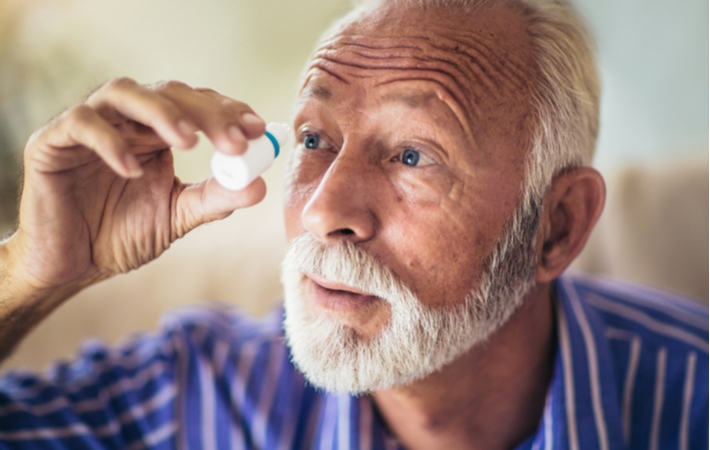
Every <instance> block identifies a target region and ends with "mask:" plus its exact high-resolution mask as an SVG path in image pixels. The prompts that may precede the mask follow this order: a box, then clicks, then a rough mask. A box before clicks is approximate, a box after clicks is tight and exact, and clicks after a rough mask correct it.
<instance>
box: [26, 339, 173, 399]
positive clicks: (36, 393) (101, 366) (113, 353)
mask: <svg viewBox="0 0 710 450" xmlns="http://www.w3.org/2000/svg"><path fill="white" fill-rule="evenodd" d="M143 337H144V336H138V337H134V338H133V339H134V341H130V342H128V343H126V344H125V346H130V345H133V344H135V341H137V340H138V339H140V338H143ZM92 345H93V346H94V347H98V344H96V343H91V341H88V343H85V344H84V346H83V352H88V351H89V349H88V348H87V347H89V348H90V347H91V346H92ZM120 345H122V344H119V346H117V347H109V348H106V347H101V349H102V350H105V351H106V353H107V355H106V357H105V358H104V359H102V360H100V361H92V362H91V372H92V375H93V376H91V377H82V378H79V379H76V380H69V381H68V382H66V384H64V385H63V386H62V391H63V392H64V393H66V394H75V393H77V392H79V391H80V390H81V389H83V388H85V387H87V386H90V385H91V384H93V383H95V381H96V380H97V379H99V378H100V377H101V376H102V375H104V374H105V373H107V372H108V371H110V370H111V369H113V368H114V367H120V368H121V370H123V371H130V370H133V369H135V368H136V367H138V366H139V365H141V364H143V363H145V362H146V361H145V359H143V358H140V357H139V356H138V354H137V353H142V352H138V351H137V349H135V348H134V350H136V351H134V352H133V353H129V354H127V355H124V354H123V352H124V351H125V350H126V349H125V347H123V346H120ZM170 345H171V342H170V341H169V340H167V341H165V342H164V343H163V344H161V346H160V348H159V349H158V351H157V352H156V354H164V353H168V352H169V350H170V349H169V347H170ZM78 361H84V358H80V359H79V360H78ZM57 364H58V363H54V366H56V365H57ZM64 364H66V363H64ZM53 370H56V369H54V368H53V367H50V369H48V372H52V371H53ZM145 370H146V369H141V372H138V373H142V372H145ZM17 373H18V374H22V373H24V372H22V371H17ZM29 375H30V376H32V377H34V381H35V383H33V384H32V385H30V386H27V387H22V386H17V387H15V390H14V391H13V394H12V396H13V397H14V398H15V399H17V400H23V399H30V400H34V399H36V398H37V397H40V392H41V391H42V390H43V389H45V388H48V387H54V385H55V382H54V381H53V380H51V379H45V378H36V375H35V374H34V373H31V372H30V373H29Z"/></svg>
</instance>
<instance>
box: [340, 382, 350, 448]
mask: <svg viewBox="0 0 710 450" xmlns="http://www.w3.org/2000/svg"><path fill="white" fill-rule="evenodd" d="M349 448H350V396H349V395H339V396H338V449H340V450H349Z"/></svg>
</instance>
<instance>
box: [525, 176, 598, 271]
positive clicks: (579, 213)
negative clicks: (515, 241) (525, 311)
mask: <svg viewBox="0 0 710 450" xmlns="http://www.w3.org/2000/svg"><path fill="white" fill-rule="evenodd" d="M605 199H606V186H605V184H604V179H603V178H602V176H601V174H599V172H597V171H596V170H594V169H592V168H591V167H580V168H575V169H571V170H569V171H566V172H564V173H562V174H560V175H559V176H557V177H556V178H555V179H554V180H553V182H552V186H550V189H549V191H548V193H547V196H546V198H545V205H544V208H543V214H542V217H541V221H540V231H539V234H538V249H537V250H538V254H539V255H540V258H539V260H538V265H537V269H536V272H535V279H536V280H537V281H538V282H549V281H552V280H554V279H555V278H557V277H559V276H560V275H561V274H562V272H564V271H565V270H566V269H567V267H568V266H569V265H570V264H571V263H572V261H574V259H575V258H576V257H577V255H579V253H580V252H581V251H582V249H583V248H584V244H586V243H587V239H588V238H589V235H590V233H591V232H592V228H593V227H594V224H596V223H597V220H598V219H599V216H600V215H601V213H602V209H604V200H605Z"/></svg>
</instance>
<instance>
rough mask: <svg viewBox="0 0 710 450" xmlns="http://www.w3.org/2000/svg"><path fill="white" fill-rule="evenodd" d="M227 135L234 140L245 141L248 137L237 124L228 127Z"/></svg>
mask: <svg viewBox="0 0 710 450" xmlns="http://www.w3.org/2000/svg"><path fill="white" fill-rule="evenodd" d="M227 135H228V136H229V139H231V140H233V141H234V142H243V141H245V140H246V138H245V137H244V133H242V130H240V129H239V128H237V127H236V126H235V125H232V126H230V127H229V128H227Z"/></svg>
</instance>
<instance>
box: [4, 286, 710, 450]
mask: <svg viewBox="0 0 710 450" xmlns="http://www.w3.org/2000/svg"><path fill="white" fill-rule="evenodd" d="M557 292H558V302H557V309H558V318H559V322H560V328H559V329H558V340H559V339H562V338H563V337H565V336H568V337H569V344H570V349H569V350H570V351H569V355H566V354H565V352H563V351H561V350H560V348H559V347H558V349H557V350H556V354H555V363H554V370H553V379H552V382H551V385H550V388H549V391H548V396H547V405H546V407H545V415H544V416H543V418H542V419H541V422H540V426H539V428H538V430H537V431H536V433H534V434H533V435H532V436H530V437H529V438H528V439H526V441H525V442H523V443H521V444H520V446H519V447H518V450H527V449H530V448H532V449H534V450H546V449H547V448H548V446H549V448H554V449H564V448H569V446H570V438H572V439H573V440H575V441H577V442H578V443H579V446H580V448H581V449H587V448H597V447H598V446H599V444H600V441H599V438H598V436H599V435H602V436H604V435H606V437H607V439H608V443H609V448H610V449H616V448H621V447H622V446H623V445H624V442H623V439H624V437H623V436H624V435H623V430H622V426H623V422H624V417H623V414H622V413H623V411H622V403H623V401H624V399H628V400H629V401H630V409H629V411H630V415H629V418H630V430H629V432H630V437H629V446H630V448H648V446H649V445H650V443H651V438H652V437H653V436H652V428H653V424H654V408H656V407H661V409H660V410H659V416H658V417H659V420H658V424H659V428H658V433H657V437H658V441H659V448H677V447H678V446H679V445H680V440H681V436H680V423H681V420H683V418H684V417H685V416H686V415H687V418H688V431H687V437H688V448H691V449H692V448H707V447H708V353H707V351H706V350H705V351H704V350H703V347H704V348H705V349H707V340H708V335H707V327H706V326H703V324H704V322H707V318H708V314H707V309H704V308H702V307H699V306H696V305H689V304H687V303H686V302H684V301H683V300H676V299H674V298H673V297H672V296H669V295H666V294H662V293H659V292H657V291H649V290H644V289H637V288H634V287H631V286H629V285H626V284H619V283H615V282H612V281H609V280H602V281H599V280H596V279H593V278H590V277H586V276H576V275H566V276H564V277H563V278H562V279H561V281H560V282H558V284H557ZM599 299H601V300H599ZM609 305H612V306H613V308H611V309H610V308H608V306H609ZM614 308H617V309H618V308H626V309H624V310H623V311H626V312H627V313H628V312H629V311H631V312H632V316H633V317H629V314H626V313H620V312H619V310H617V309H614ZM282 314H283V312H282V311H281V310H280V311H278V312H276V313H275V314H273V315H271V316H269V317H268V318H267V319H265V320H263V321H252V320H250V319H248V318H246V317H245V316H244V315H242V314H240V313H238V312H235V311H234V310H232V309H230V308H228V307H223V306H211V307H201V308H190V309H186V310H184V311H182V312H176V313H171V314H169V315H168V316H166V318H165V319H164V320H163V321H162V327H163V330H164V331H162V332H161V333H159V334H153V335H144V336H141V337H138V338H137V339H136V340H134V341H132V342H130V343H127V344H124V345H123V346H121V347H117V348H109V347H106V346H104V345H103V344H100V343H96V342H92V343H89V344H87V345H85V346H84V349H83V351H82V353H81V354H80V356H79V358H78V360H77V361H75V362H73V363H71V364H59V365H57V366H55V368H54V369H53V370H51V371H50V372H48V373H47V375H46V378H43V377H40V376H37V375H28V374H26V373H22V372H15V373H8V374H6V375H5V376H4V377H3V378H2V379H0V449H2V448H9V447H11V448H72V449H73V448H104V447H110V448H125V447H127V446H130V445H131V444H134V443H138V442H141V441H142V440H143V439H150V440H151V441H150V443H151V445H153V447H154V448H174V447H175V446H178V445H179V444H181V443H182V444H185V445H187V446H189V448H191V449H193V448H194V449H199V448H204V443H207V444H208V445H210V444H209V443H210V442H214V446H216V447H217V448H269V449H270V448H279V447H280V446H281V444H285V445H286V446H287V447H289V448H324V449H329V450H330V449H334V448H339V444H340V443H341V442H343V439H345V438H346V437H347V439H346V440H345V441H344V442H343V443H344V444H345V446H346V447H348V448H353V449H356V448H359V447H360V445H361V439H362V436H361V433H360V431H361V423H360V420H361V417H362V408H372V404H371V402H370V400H369V399H365V400H364V401H363V400H361V399H358V398H355V397H352V398H351V397H338V396H335V395H331V394H328V393H325V392H322V391H317V390H315V389H313V388H312V387H311V386H308V385H307V384H306V382H305V381H304V379H303V377H302V375H301V374H300V373H298V371H297V370H296V369H295V368H294V367H293V365H292V364H291V362H290V356H289V353H288V350H287V349H286V348H285V346H284V340H283V332H282V330H281V327H280V323H281V319H282ZM639 317H641V318H642V320H638V318H639ZM647 319H650V320H652V321H653V324H652V326H649V322H648V320H647ZM562 323H564V324H565V327H564V328H563V327H562V325H561V324H562ZM659 326H660V331H659ZM669 329H671V330H676V331H678V330H679V331H680V332H675V331H673V332H667V331H668V330H669ZM688 337H690V338H688ZM635 343H636V344H635ZM634 345H635V346H636V348H637V350H633V351H632V347H633V346H634ZM558 346H559V342H558ZM634 351H637V353H638V364H637V366H636V367H635V368H633V367H632V370H633V372H631V373H629V370H630V367H631V365H630V361H632V359H633V357H634V355H633V352H634ZM660 351H663V352H665V353H664V355H665V356H664V357H665V358H666V360H665V364H664V365H663V366H662V369H663V370H662V371H663V372H664V373H663V374H664V378H663V383H662V385H661V386H660V388H661V389H660V390H659V392H660V395H659V396H656V394H655V389H656V381H657V379H659V378H658V377H659V371H658V368H659V367H658V361H659V356H658V355H659V352H660ZM691 354H693V355H695V356H693V357H692V358H690V359H689V357H690V356H689V355H691ZM690 360H692V361H694V362H693V363H692V364H690V366H689V363H688V361H690ZM661 361H662V360H661ZM693 364H694V365H693ZM565 367H568V370H569V371H570V375H571V378H569V379H567V378H566V377H565ZM688 367H694V374H693V377H690V378H688V373H686V371H687V368H688ZM247 369H248V370H247ZM687 380H692V381H693V383H692V385H690V383H689V382H688V381H687ZM686 384H687V385H688V386H689V389H691V391H689V392H691V393H692V397H689V400H686V397H685V391H684V389H685V386H686ZM627 385H628V387H633V390H631V391H629V392H626V391H625V389H626V387H627ZM570 388H572V389H570ZM568 390H569V391H570V392H571V393H572V395H573V398H572V399H570V400H571V401H572V403H571V406H573V408H574V412H575V414H574V417H573V418H572V419H573V421H574V424H575V425H576V433H575V434H573V435H570V430H572V428H571V426H572V424H571V423H570V421H569V417H568V411H567V404H568V399H567V398H566V395H567V391H568ZM271 396H273V397H271ZM661 397H662V401H661ZM156 405H158V406H156ZM260 408H261V409H260ZM686 410H687V412H686ZM135 411H139V412H140V411H146V413H145V414H142V415H141V414H138V415H135V414H134V412H135ZM369 412H370V413H371V415H372V425H371V439H372V448H376V449H384V448H386V442H387V441H388V440H392V437H391V436H390V435H389V432H388V431H387V428H386V426H385V424H384V423H383V422H382V419H381V417H380V416H378V415H377V414H376V412H375V411H374V410H370V411H369ZM210 418H211V419H210ZM119 420H120V421H123V422H122V423H119ZM208 420H213V421H214V429H213V428H210V429H205V426H207V425H210V424H211V423H212V422H208ZM210 426H211V425H210ZM67 427H70V428H67ZM71 427H74V428H71ZM62 430H64V431H62ZM72 430H74V431H72ZM100 430H105V431H104V432H103V435H94V434H96V433H99V431H100ZM604 430H605V433H604ZM343 432H345V433H347V436H341V435H340V433H343ZM37 433H43V434H42V435H38V434H37ZM67 433H68V434H67ZM262 433H263V434H262ZM233 438H234V439H237V440H238V442H232V439H233ZM8 446H9V447H8Z"/></svg>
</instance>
